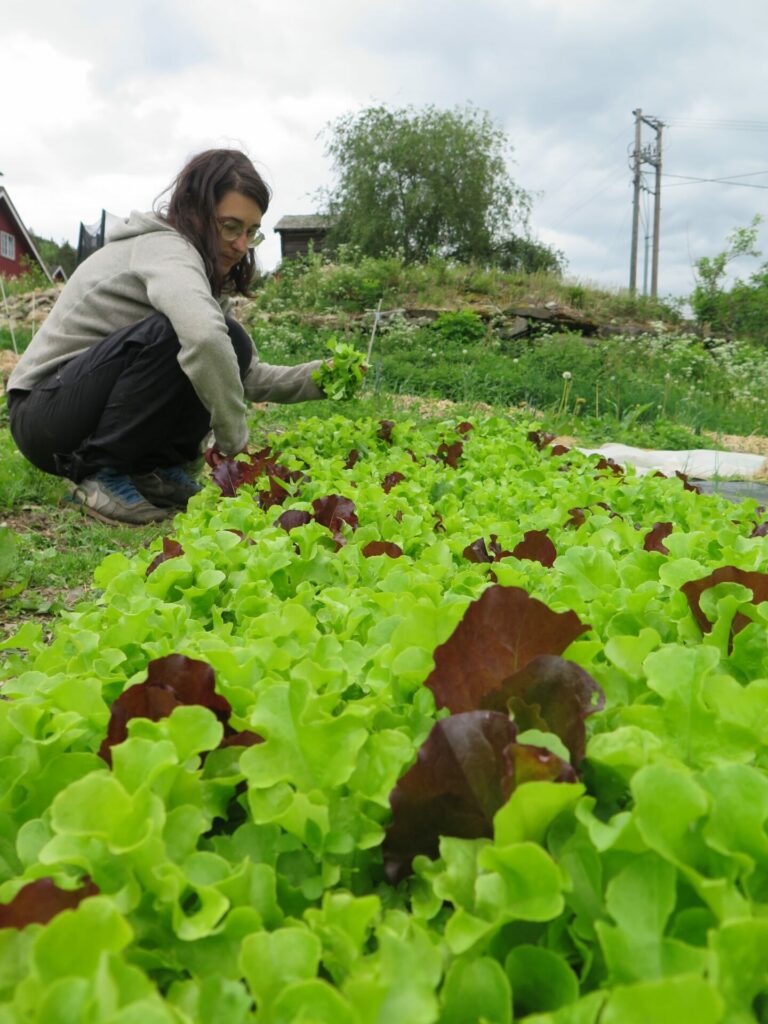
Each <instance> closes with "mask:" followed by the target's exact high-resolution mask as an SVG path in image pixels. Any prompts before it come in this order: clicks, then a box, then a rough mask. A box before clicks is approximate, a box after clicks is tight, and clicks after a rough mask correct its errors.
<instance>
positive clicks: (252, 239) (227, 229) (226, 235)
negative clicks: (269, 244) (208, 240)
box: [216, 218, 264, 249]
mask: <svg viewBox="0 0 768 1024" xmlns="http://www.w3.org/2000/svg"><path fill="white" fill-rule="evenodd" d="M216 223H217V224H218V225H219V233H220V234H221V237H222V238H223V239H224V241H225V242H236V241H237V240H238V238H241V237H242V236H243V235H245V240H246V241H247V243H248V248H249V249H255V248H256V246H257V245H261V243H262V242H263V241H264V233H263V232H262V231H260V230H259V228H258V226H256V227H252V228H248V229H247V230H246V228H245V227H243V224H242V221H239V220H219V219H218V218H217V219H216Z"/></svg>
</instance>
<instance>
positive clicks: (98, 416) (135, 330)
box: [8, 313, 253, 483]
mask: <svg viewBox="0 0 768 1024" xmlns="http://www.w3.org/2000/svg"><path fill="white" fill-rule="evenodd" d="M227 329H228V330H229V336H230V338H231V340H232V345H233V347H234V349H235V353H236V354H237V361H238V364H239V367H240V377H241V378H244V377H245V374H246V373H247V371H248V367H249V366H250V364H251V359H252V356H253V344H252V342H251V339H250V337H249V336H248V334H247V333H246V331H245V330H244V329H243V328H242V327H241V326H240V324H238V323H237V321H236V320H231V319H229V318H227ZM178 354H179V342H178V339H177V337H176V334H175V333H174V330H173V328H172V327H171V324H170V321H169V320H168V318H167V317H165V316H162V315H161V314H160V313H157V314H155V315H154V316H150V317H147V319H146V320H141V321H140V322H139V323H137V324H130V325H129V326H128V327H124V328H123V329H122V330H119V331H116V332H115V333H114V334H110V335H109V336H108V337H106V338H104V340H103V341H100V342H98V343H97V344H96V345H94V346H93V347H92V348H90V349H88V350H87V351H86V352H83V353H81V354H80V355H79V356H75V358H74V359H70V360H69V362H67V363H63V364H62V365H61V366H59V367H58V368H57V369H56V370H55V371H54V372H53V373H51V374H50V375H49V376H48V377H45V378H44V379H43V380H41V381H40V382H39V383H38V384H36V385H35V387H34V388H33V389H32V390H31V391H12V392H10V393H9V396H8V409H9V414H10V427H11V434H12V435H13V439H14V441H15V442H16V444H17V445H18V448H19V451H20V452H21V453H22V455H24V456H25V457H26V458H27V459H29V461H30V462H31V463H32V464H33V465H35V466H37V467H38V469H42V470H43V471H44V472H46V473H55V474H56V475H57V476H65V477H68V478H69V479H70V480H73V481H75V482H76V483H77V482H79V481H80V480H84V479H85V478H86V477H88V476H92V475H93V474H94V473H95V472H97V471H98V470H99V469H104V468H107V467H109V468H112V469H116V470H118V471H119V472H122V473H145V472H149V471H150V470H152V469H155V468H157V467H158V466H178V465H180V464H183V463H185V462H190V461H192V460H193V459H194V458H196V457H197V455H198V452H199V446H200V442H201V441H202V439H203V438H204V437H205V435H206V433H207V432H208V430H209V429H210V422H211V421H210V415H209V413H208V410H207V409H206V408H205V406H204V405H203V404H202V402H201V401H200V399H199V398H198V397H197V394H196V392H195V390H194V388H193V387H192V384H191V383H190V381H189V378H188V377H187V376H186V375H185V374H184V373H183V371H182V369H181V367H180V366H179V363H178V358H177V357H178Z"/></svg>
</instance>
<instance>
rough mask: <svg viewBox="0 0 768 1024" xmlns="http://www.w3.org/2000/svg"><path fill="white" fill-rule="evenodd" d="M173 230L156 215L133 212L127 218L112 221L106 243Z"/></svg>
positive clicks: (165, 221) (138, 211)
mask: <svg viewBox="0 0 768 1024" xmlns="http://www.w3.org/2000/svg"><path fill="white" fill-rule="evenodd" d="M173 230H174V229H173V228H172V227H171V225H170V224H169V223H168V221H167V220H164V219H163V218H162V217H160V216H159V215H158V214H156V213H151V212H150V213H142V212H141V211H140V210H134V211H133V212H132V213H131V215H130V216H129V217H125V218H121V219H120V220H116V221H114V222H113V223H112V224H110V226H109V227H108V228H107V232H106V236H107V237H106V239H105V241H107V242H119V241H121V240H122V239H124V238H137V237H138V236H139V235H149V234H153V233H154V232H157V231H173Z"/></svg>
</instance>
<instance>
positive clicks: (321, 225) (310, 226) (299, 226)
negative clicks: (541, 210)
mask: <svg viewBox="0 0 768 1024" xmlns="http://www.w3.org/2000/svg"><path fill="white" fill-rule="evenodd" d="M332 223H333V217H327V216H325V215H324V214H321V213H289V214H286V216H285V217H281V218H280V220H279V221H278V222H277V224H275V231H327V230H328V229H329V228H330V226H331V224H332Z"/></svg>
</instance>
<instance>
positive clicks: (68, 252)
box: [30, 231, 77, 277]
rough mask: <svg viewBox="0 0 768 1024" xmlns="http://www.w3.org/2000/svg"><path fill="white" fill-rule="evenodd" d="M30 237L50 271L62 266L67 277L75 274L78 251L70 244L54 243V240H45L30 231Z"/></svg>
mask: <svg viewBox="0 0 768 1024" xmlns="http://www.w3.org/2000/svg"><path fill="white" fill-rule="evenodd" d="M30 235H31V236H32V241H33V242H34V243H35V248H36V249H37V251H38V252H39V253H40V256H41V258H42V259H43V262H44V263H45V265H46V266H47V267H48V270H50V271H54V270H55V269H56V267H59V266H60V267H62V269H63V270H64V273H65V274H66V275H67V277H69V275H70V274H72V273H73V272H74V269H75V267H76V266H77V250H76V249H74V248H73V247H72V246H71V245H70V244H69V242H66V241H64V242H54V241H53V239H52V238H43V237H41V236H40V235H36V234H35V233H34V231H30Z"/></svg>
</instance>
